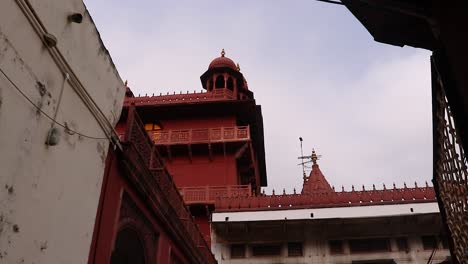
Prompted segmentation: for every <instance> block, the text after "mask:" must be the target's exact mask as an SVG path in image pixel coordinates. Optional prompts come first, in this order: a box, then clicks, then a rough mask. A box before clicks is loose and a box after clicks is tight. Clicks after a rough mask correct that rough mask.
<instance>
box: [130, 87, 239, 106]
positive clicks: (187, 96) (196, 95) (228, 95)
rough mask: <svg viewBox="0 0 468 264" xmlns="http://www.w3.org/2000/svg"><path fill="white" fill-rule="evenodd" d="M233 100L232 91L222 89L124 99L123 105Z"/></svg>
mask: <svg viewBox="0 0 468 264" xmlns="http://www.w3.org/2000/svg"><path fill="white" fill-rule="evenodd" d="M233 99H235V96H234V93H233V91H231V90H229V89H227V88H222V89H214V90H213V91H211V92H204V91H200V92H195V91H194V92H193V93H189V92H187V93H182V92H180V93H179V94H176V93H174V94H169V93H168V94H165V95H163V94H160V95H154V94H153V95H151V96H148V95H145V96H137V97H127V98H125V102H124V105H126V106H128V105H130V104H132V103H135V105H158V104H174V103H183V102H207V101H218V100H233Z"/></svg>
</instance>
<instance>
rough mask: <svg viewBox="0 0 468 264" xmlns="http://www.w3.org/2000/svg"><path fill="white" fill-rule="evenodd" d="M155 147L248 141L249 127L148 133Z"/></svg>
mask: <svg viewBox="0 0 468 264" xmlns="http://www.w3.org/2000/svg"><path fill="white" fill-rule="evenodd" d="M150 135H151V138H152V139H153V141H154V143H155V144H156V145H174V144H194V143H216V142H234V141H247V140H250V127H249V126H236V127H218V128H202V129H182V130H167V131H156V132H150Z"/></svg>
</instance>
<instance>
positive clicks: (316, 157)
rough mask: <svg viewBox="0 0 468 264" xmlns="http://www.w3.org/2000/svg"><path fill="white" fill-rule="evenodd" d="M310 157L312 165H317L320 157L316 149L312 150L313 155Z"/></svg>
mask: <svg viewBox="0 0 468 264" xmlns="http://www.w3.org/2000/svg"><path fill="white" fill-rule="evenodd" d="M310 157H311V159H312V163H313V164H314V165H317V160H319V158H320V157H319V156H317V154H316V153H315V149H312V155H311V156H310Z"/></svg>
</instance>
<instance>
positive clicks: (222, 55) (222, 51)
mask: <svg viewBox="0 0 468 264" xmlns="http://www.w3.org/2000/svg"><path fill="white" fill-rule="evenodd" d="M224 55H226V52H225V51H224V49H222V50H221V57H224Z"/></svg>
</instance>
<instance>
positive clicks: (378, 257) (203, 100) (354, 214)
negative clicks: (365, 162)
mask: <svg viewBox="0 0 468 264" xmlns="http://www.w3.org/2000/svg"><path fill="white" fill-rule="evenodd" d="M200 80H201V84H202V87H203V89H204V90H205V91H203V92H194V93H190V92H185V93H182V92H179V93H173V94H166V95H162V94H160V95H152V96H146V95H145V96H138V97H135V96H134V95H133V93H132V91H131V90H130V89H129V88H128V87H127V93H126V98H125V104H124V109H123V112H122V115H121V120H120V122H119V123H118V125H117V127H116V130H117V131H118V133H119V134H120V135H121V142H122V145H123V149H124V150H123V151H118V150H112V149H111V150H110V151H109V156H108V159H107V163H106V164H107V166H106V171H105V175H104V181H103V189H102V194H101V201H100V206H99V212H98V217H97V220H96V225H95V231H94V237H93V245H92V250H91V255H90V261H89V263H109V262H110V263H215V262H216V261H218V262H220V263H222V262H225V261H226V262H229V263H243V261H245V258H248V259H249V260H250V261H251V262H252V263H255V262H256V261H260V262H261V261H268V259H269V258H272V259H276V260H277V259H281V261H282V262H284V263H297V261H303V262H304V261H305V262H304V263H312V262H311V261H313V262H314V263H397V262H395V261H396V260H398V259H406V260H408V259H413V260H414V261H415V262H414V263H417V261H421V260H426V259H428V258H429V255H430V254H431V252H432V251H434V250H435V249H439V256H438V257H439V259H440V260H441V261H442V260H443V259H445V257H446V256H448V255H449V253H448V250H447V249H446V247H445V244H443V243H442V242H443V241H445V240H444V236H443V235H441V234H440V232H439V228H438V226H437V225H440V219H439V218H440V217H439V213H438V207H437V203H436V199H435V194H434V190H433V188H432V187H429V186H427V184H426V186H422V187H418V186H417V185H416V184H415V186H414V187H407V186H406V184H405V185H404V187H403V188H396V186H395V185H393V187H392V188H386V187H385V185H384V186H383V188H382V189H377V188H376V187H375V186H373V188H372V189H369V190H366V189H365V188H364V186H363V187H362V190H355V189H354V187H352V190H351V191H345V190H344V189H342V190H335V189H334V188H332V187H331V186H330V184H329V183H328V182H327V180H326V178H325V176H324V175H323V174H322V172H321V171H320V168H319V165H318V164H317V155H316V154H315V152H313V153H312V155H311V159H312V162H313V166H312V171H311V173H310V175H309V176H308V177H306V175H304V185H303V189H302V191H301V192H300V193H296V192H294V193H293V194H286V193H284V191H283V193H282V194H277V193H276V194H275V193H273V194H272V195H265V194H262V193H261V187H262V186H266V185H267V175H266V164H265V148H264V138H263V120H262V112H261V107H260V106H259V105H257V104H256V102H255V98H254V93H253V92H252V91H251V90H250V89H249V87H248V84H247V81H246V79H245V77H244V75H243V74H242V73H241V72H240V69H239V66H238V65H236V64H235V63H234V62H233V61H232V60H231V59H229V58H227V57H226V56H225V52H224V50H223V51H222V53H221V57H218V58H216V59H214V60H213V61H212V62H211V63H210V64H209V66H208V69H207V71H206V72H205V73H203V74H202V75H201V77H200ZM428 177H429V176H428ZM415 223H416V226H414V225H415ZM324 225H325V226H335V227H337V226H338V227H339V228H338V229H335V230H334V231H333V232H329V234H332V236H331V237H327V234H328V233H327V234H322V233H321V235H320V240H316V238H312V237H313V235H312V234H313V233H314V232H316V231H313V230H322V229H323V228H325V227H324ZM366 226H368V227H369V226H371V227H372V228H367V229H366V228H365V227H366ZM265 227H267V228H266V229H265ZM340 228H342V229H340ZM386 228H391V229H392V230H393V231H394V233H388V232H385V230H386ZM278 230H279V231H278ZM288 230H289V231H288ZM300 230H302V231H300ZM311 230H312V231H311ZM356 230H357V231H359V232H356ZM307 232H311V233H310V234H309V233H307ZM340 234H344V235H345V236H343V237H342V236H340ZM313 241H315V242H313ZM439 242H440V243H439ZM318 245H322V246H318ZM328 248H329V249H328ZM440 252H441V253H440ZM294 261H296V262H294ZM356 261H357V262H356ZM359 261H362V262H359ZM365 261H369V262H365ZM392 261H393V262H392Z"/></svg>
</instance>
